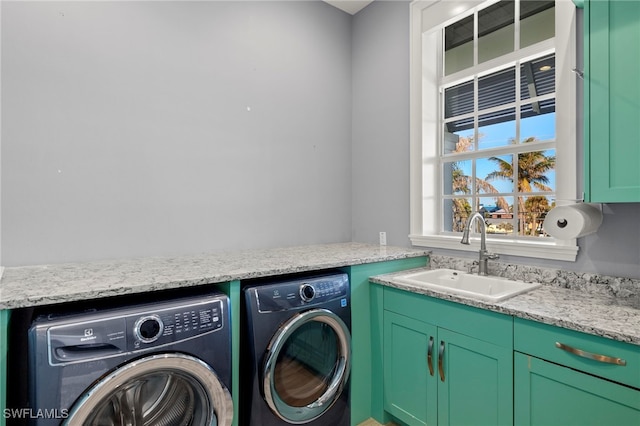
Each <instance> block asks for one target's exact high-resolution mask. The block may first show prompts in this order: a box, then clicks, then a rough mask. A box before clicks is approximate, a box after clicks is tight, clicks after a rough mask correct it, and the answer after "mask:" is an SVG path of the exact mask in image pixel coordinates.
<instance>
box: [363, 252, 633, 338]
mask: <svg viewBox="0 0 640 426" xmlns="http://www.w3.org/2000/svg"><path fill="white" fill-rule="evenodd" d="M433 263H437V262H434V261H433V259H432V264H433ZM450 266H451V265H447V266H442V264H438V266H437V267H450ZM454 269H461V268H454ZM461 270H463V269H461ZM409 272H411V271H403V272H398V273H394V274H387V275H379V276H376V277H372V278H371V281H372V282H375V283H378V284H382V285H386V286H390V287H394V288H398V289H402V290H407V291H411V292H414V293H420V294H425V295H427V296H432V297H436V298H439V299H444V300H451V301H454V302H457V303H462V304H465V305H469V306H475V307H478V308H482V309H487V310H491V311H495V312H501V313H504V314H508V315H513V316H516V317H520V318H525V319H531V320H535V321H538V322H542V323H546V324H551V325H556V326H559V327H563V328H567V329H571V330H577V331H581V332H584V333H588V334H594V335H597V336H603V337H607V338H610V339H614V340H619V341H622V342H627V343H633V344H635V345H640V303H638V302H639V300H638V298H637V297H633V295H631V296H630V297H615V296H611V295H607V294H602V293H599V292H589V291H585V288H581V289H575V288H564V287H557V286H554V285H551V284H548V283H545V282H543V281H544V280H537V281H539V282H541V281H542V282H543V285H542V287H539V288H537V289H535V290H532V291H530V292H528V293H525V294H521V295H518V296H515V297H512V298H510V299H507V300H504V301H502V302H497V303H493V302H486V301H482V300H477V299H473V298H467V297H463V296H458V295H452V294H448V293H445V292H439V291H434V290H429V289H426V288H423V287H418V286H414V285H410V284H405V283H401V282H398V281H396V280H395V279H394V278H395V277H396V276H398V275H403V274H406V273H409ZM538 278H541V276H538ZM527 281H534V280H527ZM639 349H640V348H639Z"/></svg>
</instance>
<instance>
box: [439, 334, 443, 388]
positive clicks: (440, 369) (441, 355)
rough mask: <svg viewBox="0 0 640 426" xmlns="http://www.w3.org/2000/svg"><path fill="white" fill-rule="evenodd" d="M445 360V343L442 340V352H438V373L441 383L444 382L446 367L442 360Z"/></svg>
mask: <svg viewBox="0 0 640 426" xmlns="http://www.w3.org/2000/svg"><path fill="white" fill-rule="evenodd" d="M443 358H444V341H443V340H440V350H439V351H438V373H440V381H442V382H444V366H443V365H442V359H443Z"/></svg>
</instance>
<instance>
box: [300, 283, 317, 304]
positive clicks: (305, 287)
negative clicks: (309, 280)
mask: <svg viewBox="0 0 640 426" xmlns="http://www.w3.org/2000/svg"><path fill="white" fill-rule="evenodd" d="M300 297H301V298H302V300H304V301H305V302H311V301H312V300H313V298H314V297H316V289H315V288H314V287H313V286H312V285H311V284H302V285H301V286H300Z"/></svg>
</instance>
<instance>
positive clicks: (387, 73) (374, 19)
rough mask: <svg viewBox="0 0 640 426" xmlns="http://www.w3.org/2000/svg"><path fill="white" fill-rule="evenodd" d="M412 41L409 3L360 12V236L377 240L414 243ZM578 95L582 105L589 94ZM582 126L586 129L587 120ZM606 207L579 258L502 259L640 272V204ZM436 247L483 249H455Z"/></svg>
mask: <svg viewBox="0 0 640 426" xmlns="http://www.w3.org/2000/svg"><path fill="white" fill-rule="evenodd" d="M578 31H579V34H580V31H581V28H579V29H578ZM408 44H409V3H408V2H378V1H376V2H374V3H372V4H371V5H369V6H368V7H367V8H366V9H364V10H363V11H362V12H360V13H358V14H357V15H356V16H355V18H354V21H353V69H354V82H353V87H354V98H353V116H354V120H353V135H354V136H353V172H352V173H353V190H352V191H353V194H354V205H353V229H352V235H353V238H354V240H356V241H362V242H370V243H377V242H378V233H377V232H378V231H384V230H386V231H387V232H388V233H389V235H388V239H389V241H390V243H392V244H395V245H401V246H409V245H410V242H409V239H408V237H407V235H408V234H409V183H408V182H409V177H408V176H409V174H408V168H409V133H408V123H409V109H408V108H409V50H408ZM577 102H578V106H579V108H578V109H579V110H582V107H581V105H582V98H579V99H578V100H577ZM577 125H578V129H582V125H583V123H582V119H580V120H579V122H578V123H577ZM580 140H581V138H580ZM580 161H581V159H578V162H579V163H580ZM580 170H582V168H581V167H580ZM603 212H604V222H603V224H602V226H601V227H600V229H599V230H598V232H597V233H596V234H593V235H589V236H587V237H584V238H580V239H579V240H578V244H579V246H580V251H579V252H578V258H577V260H576V262H559V261H544V260H539V259H532V258H518V257H514V256H504V255H503V256H502V257H501V259H500V261H502V262H512V263H522V264H530V265H538V266H546V267H553V268H558V269H566V270H573V271H582V272H592V273H598V274H603V275H612V276H619V277H629V278H640V203H633V204H609V205H605V206H604V207H603ZM434 253H437V254H444V255H449V256H459V257H472V256H475V255H474V254H472V253H464V252H459V251H454V250H450V251H448V250H434Z"/></svg>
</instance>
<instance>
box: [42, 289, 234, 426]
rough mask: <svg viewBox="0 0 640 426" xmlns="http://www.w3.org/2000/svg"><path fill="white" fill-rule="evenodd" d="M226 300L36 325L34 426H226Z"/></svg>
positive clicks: (210, 298) (173, 303)
mask: <svg viewBox="0 0 640 426" xmlns="http://www.w3.org/2000/svg"><path fill="white" fill-rule="evenodd" d="M229 321H230V316H229V300H228V298H227V296H226V295H223V294H221V293H206V294H204V295H198V296H188V297H182V298H177V299H172V300H166V301H161V302H154V303H146V304H138V305H132V306H126V307H117V308H109V309H104V310H95V311H92V312H84V313H81V314H69V315H57V316H51V315H41V316H39V317H38V318H36V319H35V320H34V321H33V324H32V326H31V328H30V329H29V363H30V366H29V401H30V405H31V408H30V409H31V413H32V415H31V418H32V420H33V422H32V423H33V424H36V425H54V424H56V425H58V424H60V423H61V422H63V424H68V425H83V426H84V425H193V426H209V425H225V426H226V425H231V422H232V419H233V403H232V399H231V393H230V389H231V331H230V330H231V327H230V324H229Z"/></svg>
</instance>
